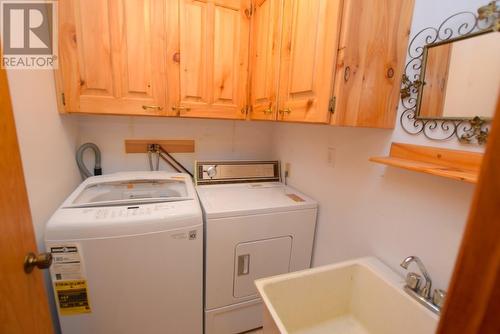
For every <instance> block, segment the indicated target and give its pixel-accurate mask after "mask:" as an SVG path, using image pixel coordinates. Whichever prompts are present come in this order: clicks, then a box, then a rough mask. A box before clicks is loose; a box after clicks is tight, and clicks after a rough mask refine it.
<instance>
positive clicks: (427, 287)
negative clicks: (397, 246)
mask: <svg viewBox="0 0 500 334" xmlns="http://www.w3.org/2000/svg"><path fill="white" fill-rule="evenodd" d="M412 262H415V263H416V264H417V266H418V269H420V271H421V272H422V275H424V279H425V284H424V286H423V287H422V288H421V289H420V290H419V291H418V293H419V295H420V296H422V297H424V298H425V299H430V296H431V288H432V280H431V276H430V275H429V273H428V272H427V269H425V266H424V264H423V263H422V260H420V258H419V257H417V256H408V257H407V258H406V259H404V260H403V262H401V264H400V266H401V267H403V268H404V269H408V266H409V265H410V263H412Z"/></svg>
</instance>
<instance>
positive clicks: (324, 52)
mask: <svg viewBox="0 0 500 334" xmlns="http://www.w3.org/2000/svg"><path fill="white" fill-rule="evenodd" d="M342 2H343V1H342V0H308V1H302V0H285V1H284V15H283V38H282V44H281V65H280V79H279V95H278V96H279V97H278V113H279V115H278V118H279V119H280V120H285V121H295V122H315V123H327V122H328V121H329V119H330V112H329V109H328V105H329V100H330V97H331V93H332V83H333V81H332V80H333V72H334V65H335V56H336V54H337V46H338V36H339V31H340V22H341V20H340V14H341V9H342Z"/></svg>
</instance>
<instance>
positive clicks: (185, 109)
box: [172, 106, 191, 116]
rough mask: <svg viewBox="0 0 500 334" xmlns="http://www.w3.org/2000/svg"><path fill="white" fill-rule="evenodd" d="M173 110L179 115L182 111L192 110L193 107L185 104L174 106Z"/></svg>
mask: <svg viewBox="0 0 500 334" xmlns="http://www.w3.org/2000/svg"><path fill="white" fill-rule="evenodd" d="M172 110H173V111H175V112H176V115H177V116H179V115H180V114H181V111H189V110H191V108H189V107H183V106H173V107H172Z"/></svg>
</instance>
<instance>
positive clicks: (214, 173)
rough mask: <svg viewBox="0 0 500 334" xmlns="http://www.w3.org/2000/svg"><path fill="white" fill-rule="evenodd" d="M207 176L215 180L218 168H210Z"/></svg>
mask: <svg viewBox="0 0 500 334" xmlns="http://www.w3.org/2000/svg"><path fill="white" fill-rule="evenodd" d="M207 175H208V177H209V178H213V177H214V176H215V175H217V166H211V167H208V168H207Z"/></svg>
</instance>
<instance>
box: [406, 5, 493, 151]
mask: <svg viewBox="0 0 500 334" xmlns="http://www.w3.org/2000/svg"><path fill="white" fill-rule="evenodd" d="M499 31H500V0H497V1H492V2H490V3H489V4H488V5H486V6H483V7H481V8H479V9H478V11H477V14H475V13H472V12H459V13H456V14H454V15H452V16H450V17H448V18H447V19H445V20H444V21H443V22H442V23H441V25H440V26H439V27H437V28H434V27H428V28H425V29H423V30H421V31H420V32H419V33H417V34H416V35H415V36H414V37H413V39H412V40H411V42H410V44H409V47H408V57H409V61H408V63H407V65H406V68H405V74H404V75H403V82H402V89H401V100H402V105H403V107H404V111H403V113H402V114H401V118H400V122H401V125H402V127H403V129H404V130H405V131H406V132H408V133H410V134H415V135H416V134H423V135H425V136H426V137H427V138H429V139H433V140H448V139H451V138H457V139H458V140H459V141H460V142H463V143H478V144H484V143H486V141H487V137H488V133H489V127H490V122H491V119H492V117H493V114H494V112H495V107H496V103H497V99H498V95H499V94H500V61H499V60H498V57H499V55H500V33H499Z"/></svg>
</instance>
